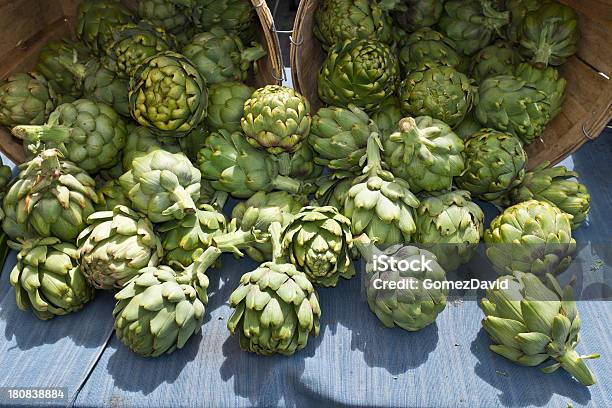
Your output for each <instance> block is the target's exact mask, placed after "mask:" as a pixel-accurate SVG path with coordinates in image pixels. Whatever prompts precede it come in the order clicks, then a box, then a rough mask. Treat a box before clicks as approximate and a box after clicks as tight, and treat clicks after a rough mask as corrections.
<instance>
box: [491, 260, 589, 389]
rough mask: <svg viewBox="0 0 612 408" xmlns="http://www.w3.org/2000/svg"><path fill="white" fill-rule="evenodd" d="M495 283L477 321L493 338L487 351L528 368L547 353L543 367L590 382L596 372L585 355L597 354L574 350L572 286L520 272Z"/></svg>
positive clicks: (576, 326) (575, 316)
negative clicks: (588, 364)
mask: <svg viewBox="0 0 612 408" xmlns="http://www.w3.org/2000/svg"><path fill="white" fill-rule="evenodd" d="M497 284H498V287H496V288H493V289H487V293H486V297H485V298H483V299H482V301H481V307H482V310H483V312H484V314H485V318H484V319H483V320H482V326H483V327H484V328H485V330H486V331H487V333H489V336H491V339H492V340H493V342H494V343H495V344H492V345H491V346H489V347H490V349H491V351H493V352H494V353H497V354H499V355H500V356H503V357H505V358H507V359H509V360H511V361H512V362H514V363H517V364H520V365H523V366H528V367H534V366H537V365H540V364H542V363H543V362H545V361H546V360H548V359H549V358H550V359H553V360H555V363H553V364H552V365H550V366H548V367H544V368H543V369H542V371H543V372H545V373H551V372H553V371H555V370H557V369H558V368H559V367H561V368H563V369H564V370H566V371H567V372H569V373H570V374H571V375H572V376H573V377H574V378H576V379H577V380H578V381H579V382H580V383H581V384H582V385H586V386H589V385H593V384H595V382H596V379H595V376H594V375H593V373H592V372H591V371H590V370H589V369H588V367H587V366H586V364H585V363H584V360H585V359H591V358H597V357H599V355H598V354H593V355H589V356H580V355H578V353H577V352H576V346H577V345H578V342H579V341H580V334H579V331H580V316H579V315H578V310H577V309H576V301H575V300H574V294H573V290H572V287H571V286H566V287H565V288H564V289H561V287H560V286H559V283H558V282H557V281H556V280H555V279H554V278H553V277H552V276H550V275H548V276H547V277H546V279H545V282H542V281H541V280H540V278H538V277H537V276H535V275H533V274H530V273H521V272H516V273H514V276H512V275H508V276H502V277H500V278H499V279H498V280H497ZM503 285H505V286H506V287H503Z"/></svg>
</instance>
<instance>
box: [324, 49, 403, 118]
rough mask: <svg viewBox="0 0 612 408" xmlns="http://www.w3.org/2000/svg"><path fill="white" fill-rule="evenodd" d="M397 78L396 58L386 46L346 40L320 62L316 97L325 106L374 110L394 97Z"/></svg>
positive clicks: (397, 66)
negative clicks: (317, 94) (351, 105)
mask: <svg viewBox="0 0 612 408" xmlns="http://www.w3.org/2000/svg"><path fill="white" fill-rule="evenodd" d="M399 75H400V70H399V61H398V58H397V56H396V55H395V52H394V51H393V50H392V49H391V48H390V47H389V46H388V45H385V44H383V43H379V42H375V41H372V40H347V41H345V42H344V43H338V44H336V45H335V46H333V47H332V48H331V49H330V50H329V54H328V56H327V58H326V59H325V61H324V62H323V66H322V67H321V71H320V72H319V75H318V77H317V82H318V91H319V97H320V98H321V100H322V101H323V102H325V103H327V104H328V105H334V106H340V107H345V108H346V107H348V106H349V105H350V104H353V105H355V106H357V107H359V108H362V109H364V110H374V109H375V108H377V107H378V106H379V105H380V104H381V103H382V102H383V101H384V100H385V99H387V98H388V97H389V96H391V95H392V94H394V93H395V90H396V89H397V85H398V82H399Z"/></svg>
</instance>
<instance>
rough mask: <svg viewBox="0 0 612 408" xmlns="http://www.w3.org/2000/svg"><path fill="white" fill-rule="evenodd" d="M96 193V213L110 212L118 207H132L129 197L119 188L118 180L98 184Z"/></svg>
mask: <svg viewBox="0 0 612 408" xmlns="http://www.w3.org/2000/svg"><path fill="white" fill-rule="evenodd" d="M96 191H97V192H98V204H97V205H96V211H112V210H113V208H115V207H116V206H118V205H123V206H126V207H127V206H130V205H132V202H131V201H130V199H129V197H128V196H127V195H126V194H125V192H124V191H123V189H122V188H121V184H119V180H115V179H112V180H108V181H106V182H104V183H102V184H98V186H97V188H96Z"/></svg>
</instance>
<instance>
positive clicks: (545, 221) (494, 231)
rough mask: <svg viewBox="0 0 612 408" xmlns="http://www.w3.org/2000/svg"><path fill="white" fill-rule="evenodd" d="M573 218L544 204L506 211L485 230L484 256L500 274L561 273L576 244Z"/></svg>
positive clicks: (533, 203) (522, 205) (533, 202)
mask: <svg viewBox="0 0 612 408" xmlns="http://www.w3.org/2000/svg"><path fill="white" fill-rule="evenodd" d="M571 223H572V216H571V215H569V214H566V213H564V212H563V211H561V210H559V209H558V208H557V207H555V206H553V205H551V204H548V203H547V202H544V201H537V200H529V201H525V202H522V203H519V204H516V205H513V206H512V207H509V208H506V209H505V210H504V212H503V213H502V214H500V215H499V216H498V217H497V218H495V219H494V220H493V221H492V222H491V225H490V226H489V229H487V230H486V231H485V234H484V241H485V243H486V245H487V249H486V254H487V257H488V258H489V260H491V263H492V264H493V266H494V267H495V269H496V270H497V271H498V272H499V274H500V275H505V274H512V273H513V272H516V271H519V272H525V273H527V272H529V273H534V274H536V275H539V276H544V275H546V274H547V273H550V274H553V275H556V274H559V273H561V272H563V271H564V270H565V269H567V267H568V266H569V265H570V263H571V262H572V257H571V255H572V253H573V252H574V251H575V249H576V241H575V240H574V239H573V238H572V225H571Z"/></svg>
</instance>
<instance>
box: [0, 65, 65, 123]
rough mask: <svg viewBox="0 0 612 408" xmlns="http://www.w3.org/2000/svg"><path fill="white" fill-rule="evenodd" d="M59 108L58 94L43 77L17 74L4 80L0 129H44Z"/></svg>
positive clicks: (0, 99)
mask: <svg viewBox="0 0 612 408" xmlns="http://www.w3.org/2000/svg"><path fill="white" fill-rule="evenodd" d="M56 104H57V97H56V94H55V92H54V91H53V89H51V88H49V84H48V82H47V81H46V80H45V78H44V77H43V76H42V75H40V74H37V73H31V74H13V75H11V76H9V77H8V78H7V79H6V80H4V81H3V80H0V125H4V126H7V127H13V126H17V125H42V124H43V123H45V121H46V120H47V118H48V117H49V115H50V114H51V112H53V110H54V109H55V106H56Z"/></svg>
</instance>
